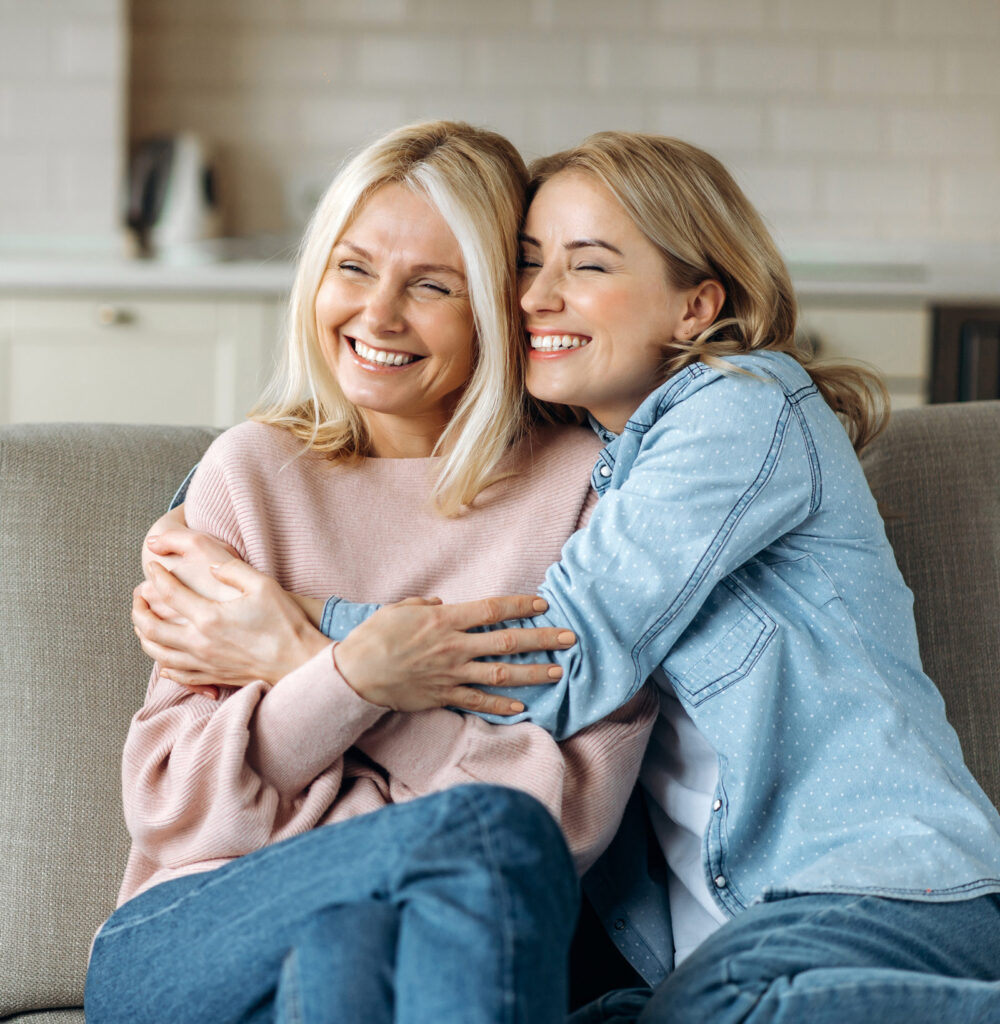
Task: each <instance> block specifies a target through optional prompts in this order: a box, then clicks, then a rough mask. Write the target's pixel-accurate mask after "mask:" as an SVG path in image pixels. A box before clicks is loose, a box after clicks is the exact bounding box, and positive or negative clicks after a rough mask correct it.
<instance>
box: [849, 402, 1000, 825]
mask: <svg viewBox="0 0 1000 1024" xmlns="http://www.w3.org/2000/svg"><path fill="white" fill-rule="evenodd" d="M861 461H862V464H863V465H864V468H865V473H866V474H867V476H868V482H869V483H870V484H871V488H872V491H873V493H874V494H875V497H876V498H877V499H878V502H879V507H880V509H881V511H882V515H883V516H884V517H885V519H886V532H887V534H888V536H889V541H890V543H891V544H892V546H893V549H894V550H895V552H896V559H897V561H898V562H899V568H900V570H901V571H902V573H903V578H904V579H905V580H906V582H907V584H908V585H909V587H910V589H911V590H912V591H913V594H914V614H915V616H916V620H917V634H918V636H919V638H920V654H921V657H922V659H923V662H924V669H925V671H926V672H927V674H928V675H929V676H930V677H931V679H933V680H934V681H935V682H936V683H937V685H938V688H939V689H940V690H941V693H942V694H943V696H944V700H945V708H946V710H947V713H948V719H949V721H950V722H951V724H952V726H954V728H955V730H956V732H957V733H958V735H959V738H960V739H961V741H962V749H963V751H964V753H965V760H966V763H967V764H968V765H969V767H970V768H971V769H972V772H973V774H974V775H975V776H976V778H977V779H978V781H979V784H980V785H981V786H982V787H983V789H985V790H986V792H987V794H988V795H989V797H990V799H991V800H992V801H993V803H994V804H995V805H997V806H1000V401H990V402H964V403H960V404H954V405H931V406H925V407H923V408H919V409H903V410H900V411H899V412H898V413H896V414H895V415H894V416H893V417H892V419H891V421H890V423H889V427H888V429H887V430H886V432H885V434H883V435H882V436H881V437H880V438H878V439H877V440H876V441H875V443H874V444H873V445H872V446H871V447H870V448H869V449H868V450H867V451H866V452H865V453H864V456H863V458H862V460H861Z"/></svg>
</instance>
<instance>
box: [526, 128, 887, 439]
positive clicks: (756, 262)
mask: <svg viewBox="0 0 1000 1024" xmlns="http://www.w3.org/2000/svg"><path fill="white" fill-rule="evenodd" d="M561 171H580V172H583V173H585V174H588V175H591V176H593V177H594V178H596V179H597V180H598V181H600V182H601V183H602V184H603V185H604V186H605V187H606V188H608V189H609V190H610V191H611V192H612V194H613V195H614V196H615V197H616V198H617V199H618V201H619V202H620V203H621V204H622V206H623V207H624V208H625V210H626V211H627V212H628V214H629V216H630V217H631V218H632V220H633V221H634V222H635V224H636V226H637V227H638V228H639V230H640V231H642V232H643V234H644V235H645V236H646V237H647V238H648V239H649V240H650V242H652V243H653V245H655V246H656V248H657V249H658V250H659V252H660V254H661V255H662V256H663V259H664V262H665V263H666V268H667V276H668V278H669V280H670V283H671V284H672V285H673V286H674V287H676V288H679V289H688V288H693V287H695V286H697V285H699V284H701V283H702V282H704V281H706V280H710V279H714V280H717V281H719V282H720V283H721V284H722V286H723V288H724V289H725V293H726V299H725V303H724V304H723V307H722V309H721V311H720V313H719V317H718V318H717V319H716V320H715V322H714V323H712V324H711V326H710V327H708V329H707V330H705V331H703V332H702V333H701V334H700V335H698V336H697V337H696V338H694V339H692V340H690V341H680V340H674V341H671V342H670V343H669V344H668V346H667V350H666V352H665V361H664V366H663V370H664V379H666V378H667V377H669V376H671V375H672V374H674V373H677V372H678V371H679V370H682V369H683V368H684V367H685V366H688V365H689V364H691V363H693V362H696V361H699V360H700V361H701V362H704V363H707V364H708V365H710V366H718V367H719V368H726V367H728V368H729V369H733V367H732V364H727V363H726V362H725V360H724V359H723V358H721V357H724V356H727V355H737V354H739V353H744V352H751V351H754V350H759V349H770V350H773V351H779V352H786V353H788V355H790V356H792V357H793V358H794V359H796V360H798V362H799V363H801V364H802V365H803V366H804V367H805V369H806V371H807V372H808V373H809V375H810V376H811V377H812V379H813V382H814V383H815V384H816V387H817V388H818V389H819V391H820V394H822V396H823V398H824V399H825V400H826V402H827V403H828V404H829V405H830V407H831V408H832V409H833V410H834V411H835V412H836V413H838V415H840V417H841V419H842V421H843V422H844V425H845V427H846V428H847V431H848V434H849V435H850V437H851V441H852V442H853V444H854V447H855V449H857V450H858V451H860V450H861V449H862V448H863V447H864V446H865V445H866V444H868V443H869V442H870V441H871V440H873V439H874V438H875V437H876V436H877V435H878V433H879V432H880V431H881V430H882V428H883V427H884V426H885V422H886V419H887V408H888V395H887V392H886V390H885V386H884V385H883V383H882V381H881V380H880V379H879V377H878V376H877V375H876V374H875V373H874V372H872V371H870V370H868V369H867V368H865V367H863V366H860V365H852V364H848V363H826V364H823V365H816V364H814V363H813V361H812V357H811V355H809V354H808V353H806V352H804V351H802V350H801V349H800V348H799V347H798V346H797V344H796V339H795V322H796V303H795V293H794V291H793V289H792V282H791V279H790V277H789V275H788V270H787V268H786V267H785V263H784V260H782V258H781V254H780V253H779V252H778V248H777V246H776V245H775V244H774V240H773V239H772V238H771V236H770V233H769V232H768V230H767V228H766V227H765V226H764V222H763V221H762V220H761V217H760V215H759V214H758V213H757V211H756V210H755V209H754V207H753V206H752V205H751V203H750V201H749V200H748V199H747V198H746V196H745V195H744V194H743V192H742V191H741V189H740V187H739V186H738V185H737V184H736V182H735V181H734V180H733V178H732V176H731V175H730V174H729V172H728V171H727V170H726V169H725V167H723V166H722V164H721V163H720V162H719V161H718V160H716V159H715V157H713V156H711V155H710V154H708V153H706V152H705V151H704V150H701V149H698V148H697V147H696V146H692V145H690V144H689V143H686V142H681V141H680V140H678V139H671V138H665V137H663V136H658V135H644V134H641V133H635V132H598V133H597V134H596V135H591V136H590V137H589V138H587V139H585V140H584V141H583V142H582V143H581V144H580V145H579V146H576V147H575V148H573V149H569V150H565V151H564V152H562V153H556V154H554V155H553V156H549V157H542V158H541V159H540V160H536V161H535V162H534V163H533V164H532V165H531V168H530V173H531V181H530V183H529V186H528V195H529V198H531V197H533V196H534V194H535V193H536V192H537V191H538V189H539V188H540V187H541V186H542V185H543V184H544V183H545V182H546V181H548V180H549V179H550V178H551V177H553V176H554V175H556V174H558V173H560V172H561Z"/></svg>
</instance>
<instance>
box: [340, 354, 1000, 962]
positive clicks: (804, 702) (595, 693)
mask: <svg viewBox="0 0 1000 1024" xmlns="http://www.w3.org/2000/svg"><path fill="white" fill-rule="evenodd" d="M729 362H731V363H732V364H735V365H736V366H738V367H740V368H742V369H743V370H746V371H750V372H749V373H740V374H737V373H732V372H730V373H723V372H720V371H719V370H716V369H713V368H710V367H708V366H706V365H704V364H702V363H696V364H694V365H692V366H689V367H687V368H686V369H685V370H683V371H681V372H680V373H678V374H676V375H675V376H673V377H672V378H670V379H669V380H668V381H667V382H666V383H665V384H663V385H662V386H661V387H659V388H658V389H657V390H656V391H654V392H653V393H652V394H651V395H650V396H649V397H648V398H647V399H646V400H645V401H644V402H643V403H642V405H641V406H640V407H639V408H638V409H637V410H636V412H635V414H634V415H633V416H632V418H631V419H630V420H629V422H628V424H627V425H626V427H625V429H624V431H623V432H622V434H621V435H619V436H615V435H613V434H611V433H610V432H608V431H605V430H603V428H600V427H598V432H599V433H600V434H601V436H602V438H603V439H604V440H605V441H606V442H607V447H606V448H605V449H604V451H603V452H602V453H601V455H600V458H599V461H598V463H597V466H596V468H595V470H594V474H593V485H594V487H595V488H596V489H597V491H598V493H599V494H600V495H601V500H600V501H599V502H598V505H597V507H596V509H595V511H594V514H593V517H592V519H591V521H590V524H589V525H588V526H587V527H586V528H585V529H584V530H581V531H579V532H577V533H576V534H574V536H573V537H571V538H570V539H569V540H568V541H567V543H566V545H565V547H564V548H563V553H562V560H561V561H560V562H559V563H558V564H557V565H554V566H552V567H551V568H550V569H549V571H548V573H547V575H546V578H545V582H544V584H543V585H542V587H541V588H540V590H539V593H540V594H541V595H542V596H543V597H544V598H545V599H546V600H547V601H548V602H549V611H548V612H547V613H546V614H544V615H541V616H538V617H537V618H534V619H530V620H522V621H520V622H516V623H508V624H507V625H525V626H528V625H557V626H563V627H568V628H570V629H572V630H574V631H575V632H576V634H577V636H578V638H579V640H578V643H577V644H576V645H575V646H574V647H573V648H572V649H571V650H569V651H562V652H552V653H551V654H549V655H548V657H549V658H550V659H551V660H553V661H555V662H558V663H559V664H561V665H562V667H563V669H564V676H563V678H562V679H561V680H560V681H559V682H558V683H555V684H552V685H551V686H546V687H544V688H542V687H532V688H531V690H530V692H528V693H527V696H526V691H524V690H523V689H522V690H517V691H516V692H515V691H514V690H511V691H507V692H509V693H511V694H512V695H516V696H517V697H518V698H519V699H522V700H525V702H526V703H528V704H529V708H528V710H527V711H525V712H524V713H523V714H521V715H519V716H514V717H512V718H491V720H492V721H497V722H516V721H520V720H528V721H531V722H535V723H537V724H538V725H541V726H543V727H544V728H545V729H547V730H549V731H550V732H551V733H552V734H553V735H554V736H556V738H558V739H561V738H564V737H566V736H570V735H572V734H573V733H575V732H577V731H578V730H580V729H582V728H583V727H584V726H586V725H588V724H590V723H592V722H595V721H597V720H598V719H600V718H602V717H603V716H605V715H606V714H608V713H609V712H610V711H611V710H613V709H614V708H616V707H618V706H619V705H621V704H623V703H624V702H625V701H626V700H628V698H629V697H630V696H631V695H632V694H633V693H635V691H636V690H637V689H638V687H639V686H640V685H641V683H642V682H643V680H645V679H646V678H647V677H648V676H649V675H650V674H651V673H652V671H653V670H654V669H655V668H656V667H657V666H659V667H660V668H662V672H663V675H664V676H665V677H666V679H667V680H669V682H670V684H671V685H672V686H673V689H674V691H675V693H676V694H677V696H678V698H679V699H680V700H681V702H682V703H683V705H684V707H685V709H686V710H687V712H688V714H689V715H690V716H691V718H692V719H693V720H694V722H695V724H696V725H697V727H698V729H699V730H700V732H701V733H702V735H703V736H704V737H705V738H706V739H707V740H708V742H709V743H710V744H711V745H712V746H713V747H714V748H715V750H716V752H717V753H718V757H719V782H718V789H717V791H716V800H715V803H714V813H713V815H712V819H711V822H710V824H709V828H708V830H707V832H706V834H705V836H704V841H703V846H702V852H703V862H704V870H705V879H706V883H707V884H708V885H709V887H710V888H711V889H712V891H713V892H714V895H715V898H716V901H717V903H718V904H719V906H720V907H721V908H722V909H723V910H724V911H726V912H727V913H729V914H736V913H738V912H739V911H740V910H742V909H743V908H745V907H746V906H748V905H749V904H750V903H752V902H754V901H758V900H766V899H775V898H779V897H781V896H785V895H792V894H796V893H807V892H810V893H815V892H842V893H871V894H879V895H884V896H895V897H901V898H911V899H921V900H941V901H946V900H956V899H963V898H967V897H971V896H976V895H980V894H984V893H987V892H1000V816H998V814H997V811H996V809H995V808H994V807H993V806H992V805H991V804H990V801H989V799H988V798H987V797H986V795H985V794H984V793H983V791H982V790H981V789H980V787H979V786H978V784H977V783H976V782H975V780H974V779H973V778H972V776H971V774H970V773H969V771H968V769H967V768H966V767H965V764H964V762H963V759H962V752H961V749H960V747H959V743H958V738H957V736H956V735H955V732H954V731H953V730H952V728H951V727H950V726H949V725H948V723H947V720H946V719H945V713H944V705H943V702H942V699H941V696H940V694H939V693H938V691H937V689H936V687H935V686H934V684H933V683H932V682H931V680H930V679H928V677H927V676H926V675H925V674H924V672H923V671H922V668H921V664H920V656H919V653H918V650H917V637H916V629H915V625H914V619H913V609H912V605H913V598H912V594H911V593H910V591H909V590H908V589H907V587H906V585H905V583H904V582H903V579H902V576H901V575H900V572H899V569H898V568H897V566H896V562H895V558H894V556H893V553H892V549H891V548H890V546H889V543H888V541H887V539H886V535H885V530H884V528H883V524H882V520H881V518H880V516H879V514H878V510H877V508H876V506H875V501H874V499H873V497H872V495H871V492H870V490H869V488H868V485H867V482H866V480H865V477H864V474H863V472H862V469H861V466H860V464H859V463H858V460H857V457H856V455H855V453H854V451H853V449H852V447H851V444H850V442H849V440H848V438H847V435H846V433H845V431H844V429H843V427H842V426H841V424H840V423H839V421H838V420H837V418H836V416H835V415H834V414H833V412H832V411H831V410H830V408H829V407H828V406H827V404H826V403H825V401H824V400H823V398H822V397H821V396H820V394H819V392H818V391H817V389H816V387H815V386H814V385H813V383H812V381H811V379H810V377H809V376H808V374H807V373H806V372H805V371H804V370H803V369H802V368H801V367H800V366H799V365H798V363H796V362H795V360H793V359H792V358H791V357H789V356H786V355H783V354H780V353H774V352H761V353H755V354H752V355H745V356H737V357H730V358H729ZM374 608H375V606H372V605H351V604H348V603H347V602H343V601H338V600H337V599H331V601H330V602H329V603H328V605H327V607H326V609H325V611H324V623H323V629H324V632H326V633H327V634H328V635H330V636H332V637H334V638H341V637H343V636H346V634H347V633H348V632H349V631H350V629H351V628H353V626H354V625H356V624H357V623H358V622H360V621H362V620H363V619H364V618H366V617H367V616H368V615H369V614H370V613H371V612H372V611H373V610H374ZM539 657H540V656H539V655H538V654H537V653H531V654H526V655H522V656H519V657H517V658H516V660H521V661H537V660H539ZM486 717H490V716H486ZM621 881H622V882H623V883H625V884H627V880H621ZM617 905H618V906H619V908H622V907H623V908H624V911H623V913H624V914H625V916H626V917H627V916H628V910H629V907H628V896H627V894H626V895H625V896H624V897H623V898H622V900H620V901H618V904H617ZM627 923H628V922H627V921H626V924H627ZM661 959H662V960H663V962H664V963H666V964H669V954H667V955H666V956H665V957H663V958H661ZM643 973H644V974H646V975H647V977H649V976H650V974H655V971H643Z"/></svg>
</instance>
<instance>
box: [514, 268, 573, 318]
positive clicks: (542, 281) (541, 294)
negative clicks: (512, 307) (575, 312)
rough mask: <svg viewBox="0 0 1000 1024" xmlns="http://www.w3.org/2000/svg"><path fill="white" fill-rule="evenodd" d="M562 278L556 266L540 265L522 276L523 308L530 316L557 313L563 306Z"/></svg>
mask: <svg viewBox="0 0 1000 1024" xmlns="http://www.w3.org/2000/svg"><path fill="white" fill-rule="evenodd" d="M561 281H562V278H561V276H560V274H559V273H558V272H557V270H556V269H555V268H553V269H551V270H549V269H547V268H546V267H539V268H538V269H537V270H536V271H535V272H534V273H533V274H531V275H530V276H524V277H522V278H521V309H523V310H524V312H525V313H527V314H529V316H537V315H539V314H540V313H557V312H559V311H560V310H561V309H562V308H563V297H562V288H561Z"/></svg>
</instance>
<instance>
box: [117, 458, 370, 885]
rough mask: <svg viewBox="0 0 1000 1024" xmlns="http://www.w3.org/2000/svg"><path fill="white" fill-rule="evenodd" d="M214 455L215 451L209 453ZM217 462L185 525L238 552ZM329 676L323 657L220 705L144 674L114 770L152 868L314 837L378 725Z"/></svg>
mask: <svg viewBox="0 0 1000 1024" xmlns="http://www.w3.org/2000/svg"><path fill="white" fill-rule="evenodd" d="M213 447H215V446H213ZM225 477H226V474H225V471H224V460H223V459H222V458H220V457H219V453H218V450H217V449H216V450H214V451H213V449H210V450H209V453H208V454H207V455H206V457H205V459H204V461H203V462H202V464H201V467H200V468H199V470H198V473H197V475H196V477H195V480H194V482H193V484H192V487H191V491H190V493H189V496H188V501H187V508H188V516H189V522H191V523H192V525H194V527H195V528H196V529H201V530H207V531H208V532H210V533H212V534H214V535H215V536H217V537H220V538H221V539H223V540H225V541H227V542H228V543H230V544H233V546H234V547H236V548H237V550H241V551H242V550H244V546H243V543H242V537H241V535H240V531H239V524H238V520H237V516H236V515H235V513H234V510H233V507H232V502H231V500H229V495H228V489H227V486H226V479H225ZM385 711H386V709H385V708H381V707H378V706H377V705H374V704H370V703H369V702H367V701H365V700H364V699H362V698H361V697H359V696H358V695H357V694H356V693H355V691H354V690H353V689H351V687H350V686H349V685H348V684H347V682H346V681H345V680H344V679H343V677H342V676H340V674H339V673H338V672H337V669H336V666H335V664H334V661H333V657H332V651H331V648H330V647H327V648H325V649H324V650H322V651H320V652H319V653H318V654H317V655H315V656H314V657H313V658H312V659H310V661H308V662H306V663H305V664H304V665H302V666H300V667H299V668H298V669H296V670H295V671H294V672H292V673H290V674H289V675H287V676H285V677H284V678H283V679H281V680H279V681H278V683H277V684H275V685H274V686H273V687H270V686H268V685H267V684H266V683H264V682H262V681H258V682H255V683H252V684H250V685H249V686H245V687H243V688H241V689H238V690H224V691H223V694H222V696H220V698H219V699H218V700H213V699H210V698H208V697H205V696H201V695H198V694H195V693H192V691H190V690H188V689H185V688H184V687H181V686H178V685H177V684H175V683H173V682H171V681H169V680H167V679H161V678H160V676H159V673H158V671H157V670H156V669H155V668H154V670H153V675H152V679H151V681H150V685H149V689H148V692H147V696H146V701H145V703H144V705H143V707H142V708H141V709H140V710H139V712H138V713H137V714H136V715H135V717H134V718H133V720H132V724H131V727H130V729H129V734H128V737H127V739H126V742H125V751H124V756H123V765H122V782H123V803H124V808H125V818H126V822H127V824H128V828H129V831H130V833H131V835H132V838H133V840H134V842H135V844H136V845H137V846H138V847H139V848H140V849H141V850H142V852H143V853H144V854H145V855H146V856H147V857H148V858H150V859H151V860H152V861H153V862H155V863H157V864H160V865H163V866H171V867H177V866H181V865H184V864H189V863H195V862H199V861H205V860H211V859H215V858H223V857H234V856H239V855H241V854H244V853H247V852H250V851H251V850H255V849H257V848H259V847H261V846H263V845H265V844H266V843H268V842H273V841H275V840H276V839H280V838H284V837H285V836H286V835H292V834H296V833H298V832H301V831H305V830H306V829H308V828H311V827H313V826H314V825H315V824H317V823H318V821H319V820H320V818H321V817H322V815H323V814H324V813H325V812H326V811H327V810H328V809H329V807H330V805H331V804H332V803H333V802H334V800H335V799H336V796H337V793H338V791H339V789H340V784H341V780H342V776H343V755H344V752H345V751H346V750H347V748H348V747H349V746H351V744H352V743H354V741H355V740H356V739H357V738H358V737H359V736H360V735H361V734H362V733H364V732H365V731H366V730H367V729H369V728H370V727H371V726H372V725H374V724H375V723H376V722H377V721H378V720H379V718H381V717H382V715H383V714H385Z"/></svg>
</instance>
